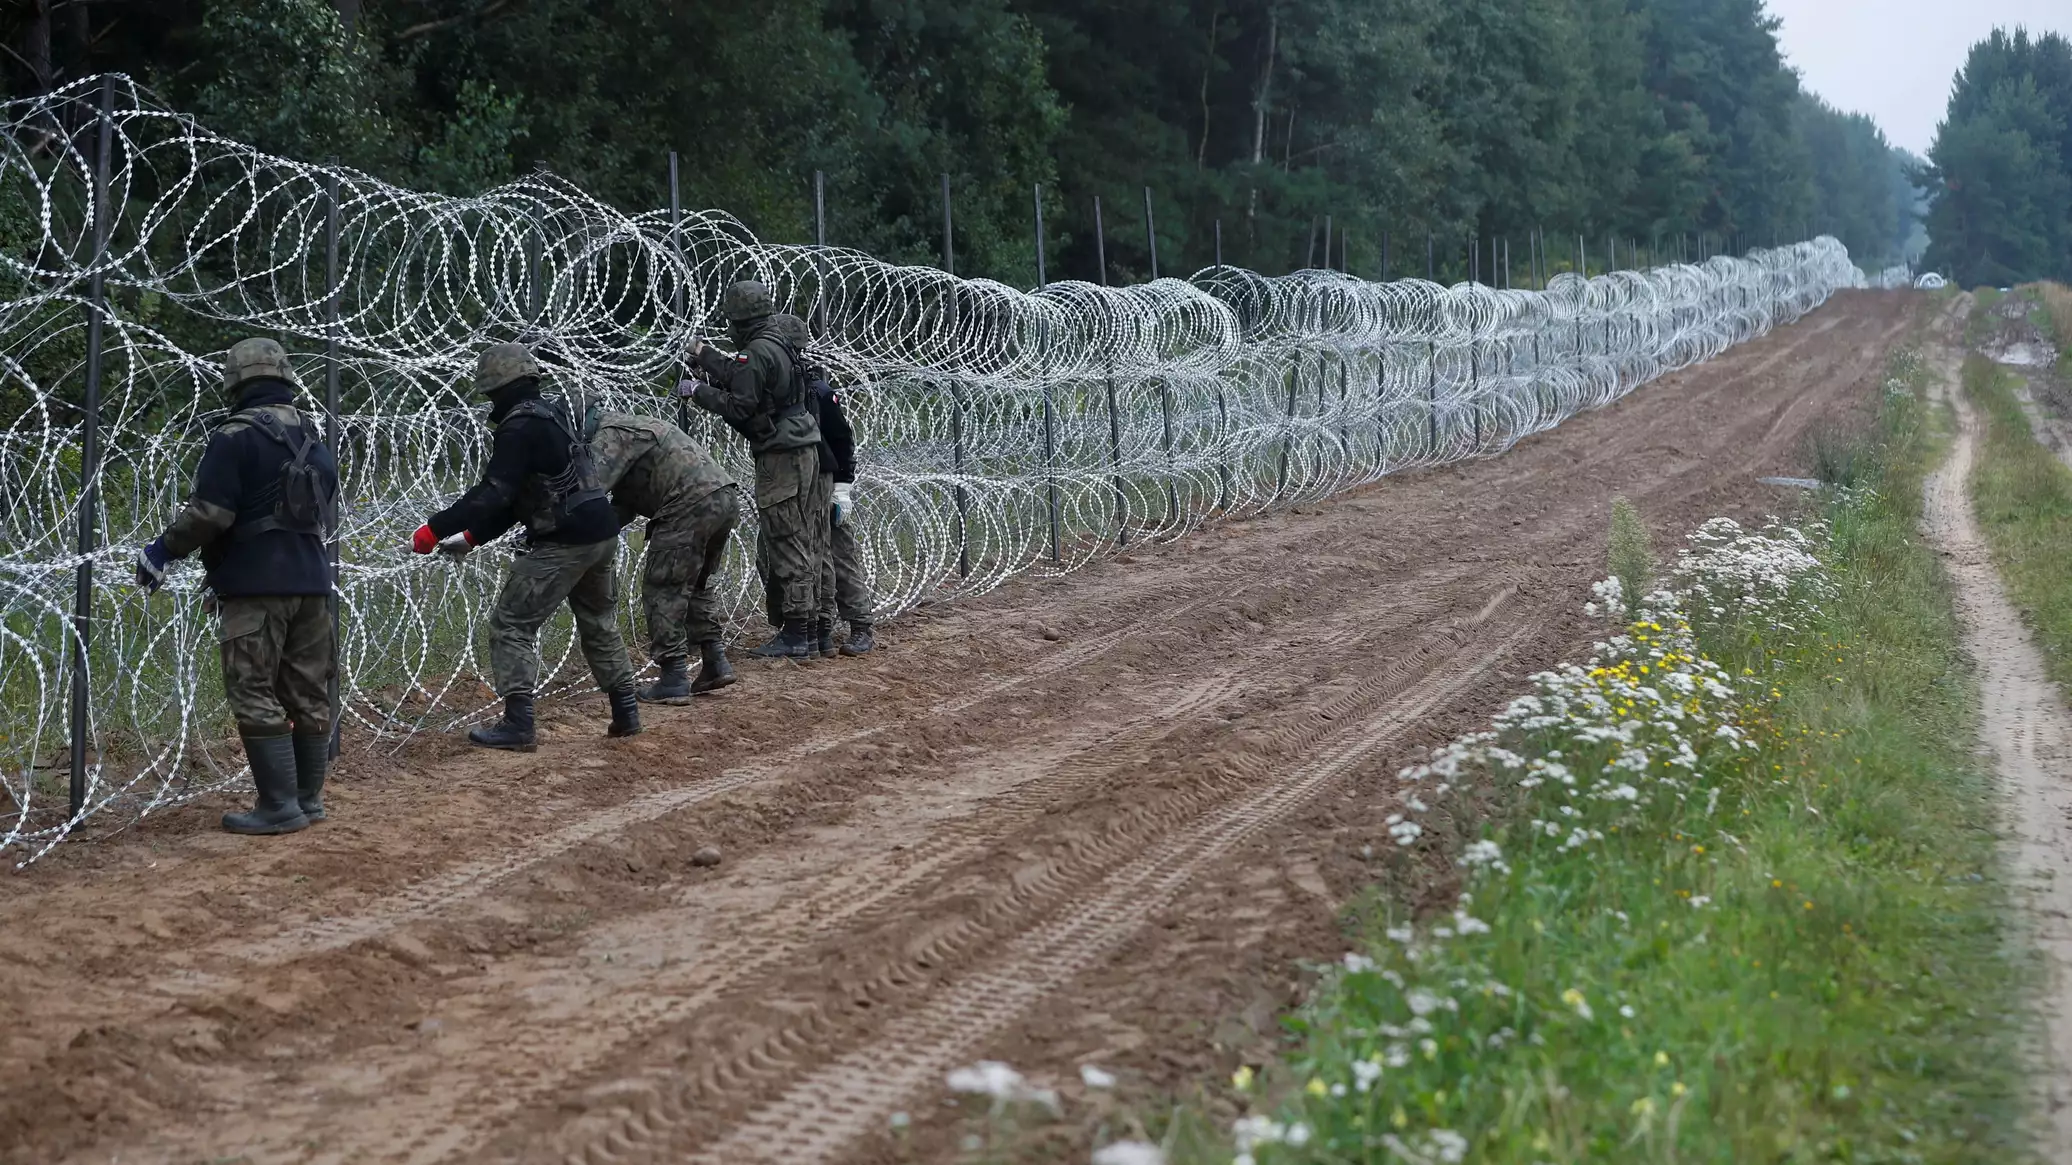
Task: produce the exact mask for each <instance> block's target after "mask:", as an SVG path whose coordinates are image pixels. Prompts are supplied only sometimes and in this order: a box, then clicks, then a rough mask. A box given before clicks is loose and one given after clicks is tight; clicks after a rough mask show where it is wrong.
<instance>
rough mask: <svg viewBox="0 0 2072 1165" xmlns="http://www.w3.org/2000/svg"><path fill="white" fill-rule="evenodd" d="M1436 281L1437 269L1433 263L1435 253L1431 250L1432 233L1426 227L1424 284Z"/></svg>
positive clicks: (1437, 277) (1437, 278) (1434, 262)
mask: <svg viewBox="0 0 2072 1165" xmlns="http://www.w3.org/2000/svg"><path fill="white" fill-rule="evenodd" d="M1438 280H1439V267H1438V264H1437V262H1436V261H1435V253H1434V252H1433V250H1432V232H1431V228H1429V227H1427V228H1426V229H1425V282H1427V283H1436V282H1438Z"/></svg>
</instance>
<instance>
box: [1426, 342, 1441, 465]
mask: <svg viewBox="0 0 2072 1165" xmlns="http://www.w3.org/2000/svg"><path fill="white" fill-rule="evenodd" d="M1425 371H1426V374H1427V380H1426V381H1425V444H1426V448H1427V449H1428V450H1429V451H1430V452H1431V455H1432V456H1433V457H1437V456H1438V455H1439V343H1438V341H1436V340H1426V341H1425Z"/></svg>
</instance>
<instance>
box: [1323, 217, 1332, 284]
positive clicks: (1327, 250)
mask: <svg viewBox="0 0 2072 1165" xmlns="http://www.w3.org/2000/svg"><path fill="white" fill-rule="evenodd" d="M1330 269H1331V216H1330V215H1328V214H1327V215H1325V216H1324V270H1326V271H1329V270H1330Z"/></svg>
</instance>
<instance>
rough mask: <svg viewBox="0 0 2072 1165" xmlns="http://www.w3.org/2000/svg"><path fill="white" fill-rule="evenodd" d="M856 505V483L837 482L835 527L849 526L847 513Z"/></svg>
mask: <svg viewBox="0 0 2072 1165" xmlns="http://www.w3.org/2000/svg"><path fill="white" fill-rule="evenodd" d="M855 505H856V483H855V482H851V481H838V482H836V483H835V525H837V526H846V525H848V524H849V511H850V509H851V507H853V506H855Z"/></svg>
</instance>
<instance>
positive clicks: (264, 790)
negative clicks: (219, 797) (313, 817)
mask: <svg viewBox="0 0 2072 1165" xmlns="http://www.w3.org/2000/svg"><path fill="white" fill-rule="evenodd" d="M244 742H245V759H246V760H249V761H251V762H252V784H253V785H254V786H255V787H256V788H257V789H258V790H259V799H258V801H257V802H255V803H254V804H253V805H252V811H251V812H250V813H225V814H224V815H223V828H225V829H227V830H229V831H230V832H232V833H293V832H295V831H296V830H298V829H306V828H308V826H309V818H308V817H305V816H303V813H302V802H301V801H299V800H297V799H296V795H295V738H294V737H292V736H290V735H288V734H287V733H285V732H283V733H282V734H280V735H279V736H246V737H244Z"/></svg>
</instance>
